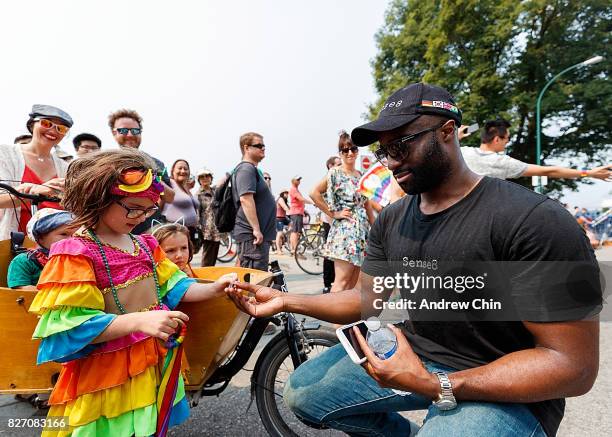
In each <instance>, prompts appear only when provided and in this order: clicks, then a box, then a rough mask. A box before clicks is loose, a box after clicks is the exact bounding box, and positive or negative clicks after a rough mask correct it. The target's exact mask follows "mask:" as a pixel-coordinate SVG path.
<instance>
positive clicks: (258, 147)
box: [249, 143, 266, 150]
mask: <svg viewBox="0 0 612 437" xmlns="http://www.w3.org/2000/svg"><path fill="white" fill-rule="evenodd" d="M249 147H255V148H256V149H259V150H264V149H265V148H266V145H265V144H261V143H257V144H249Z"/></svg>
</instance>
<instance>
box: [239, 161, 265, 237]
mask: <svg viewBox="0 0 612 437" xmlns="http://www.w3.org/2000/svg"><path fill="white" fill-rule="evenodd" d="M258 171H259V170H258V169H257V167H255V165H253V164H251V163H249V162H247V161H243V162H241V163H240V164H238V166H237V167H236V169H235V170H234V173H233V176H232V177H233V178H234V192H233V196H234V199H235V200H236V203H237V204H238V212H237V213H236V224H235V225H234V230H233V231H232V236H233V237H234V239H235V240H236V241H249V240H252V239H253V228H252V227H251V225H250V223H249V221H248V220H247V218H246V215H245V214H244V210H243V209H242V206H241V205H240V201H239V199H240V196H243V195H245V194H249V193H253V198H254V200H255V211H256V212H257V220H258V221H259V229H260V230H261V233H262V234H263V236H264V241H273V240H274V238H275V237H276V202H275V201H274V196H273V195H272V193H271V192H270V188H268V185H266V181H265V180H264V178H263V177H262V175H261V174H258Z"/></svg>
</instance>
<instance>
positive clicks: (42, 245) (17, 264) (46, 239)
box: [7, 208, 72, 290]
mask: <svg viewBox="0 0 612 437" xmlns="http://www.w3.org/2000/svg"><path fill="white" fill-rule="evenodd" d="M71 221H72V215H71V214H70V213H69V212H67V211H60V210H59V209H53V208H43V209H39V210H38V212H36V214H34V216H32V218H31V219H30V220H29V221H28V225H27V231H28V237H29V238H30V240H32V241H34V242H35V243H36V244H38V247H37V248H36V249H32V250H28V251H27V252H24V253H20V254H19V255H17V256H16V257H15V258H13V260H12V261H11V263H10V264H9V268H8V274H7V282H8V286H9V288H15V289H26V290H36V283H37V282H38V278H39V277H40V272H42V269H43V267H44V266H45V264H47V260H48V257H49V249H50V248H51V245H52V244H53V243H55V242H57V241H60V240H63V239H65V238H68V237H70V236H71V235H72V231H71V228H70V222H71Z"/></svg>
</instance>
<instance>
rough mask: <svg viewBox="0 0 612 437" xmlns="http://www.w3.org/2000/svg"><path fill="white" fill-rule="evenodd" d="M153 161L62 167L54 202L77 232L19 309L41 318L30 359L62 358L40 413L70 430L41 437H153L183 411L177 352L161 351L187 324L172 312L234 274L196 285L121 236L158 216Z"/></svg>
mask: <svg viewBox="0 0 612 437" xmlns="http://www.w3.org/2000/svg"><path fill="white" fill-rule="evenodd" d="M154 165H155V164H154V163H153V162H152V161H151V159H150V158H149V157H148V156H146V155H145V154H143V153H141V152H138V151H135V150H125V149H122V150H113V151H105V152H100V153H96V154H94V155H92V156H91V157H89V156H86V157H84V158H80V159H78V160H76V161H74V162H73V163H72V164H71V165H70V167H69V169H68V174H67V176H66V190H65V195H64V199H63V202H64V206H65V207H66V209H68V210H70V211H71V212H72V213H73V215H74V222H73V224H74V225H75V226H79V227H80V228H79V229H78V230H77V231H76V232H75V233H74V235H73V237H72V238H68V239H66V240H62V241H60V242H58V243H56V244H54V245H53V248H52V250H51V253H50V256H49V260H48V261H47V264H46V265H45V268H44V270H43V272H42V274H41V276H40V280H39V282H38V289H39V292H38V294H37V295H36V298H35V299H34V301H33V303H32V305H31V307H30V311H31V312H34V313H36V314H39V315H40V321H39V323H38V326H37V327H36V330H35V332H34V335H33V337H34V338H37V339H42V341H41V344H40V346H39V350H38V363H39V364H40V363H44V362H47V361H56V362H60V363H64V365H63V367H62V370H61V373H60V376H59V379H58V381H57V383H56V384H55V388H54V390H53V392H52V393H51V397H50V399H49V405H50V409H49V413H48V415H49V417H58V416H60V417H66V418H67V421H68V423H69V429H67V430H65V429H61V430H60V429H50V428H47V429H46V430H45V432H43V435H47V436H51V435H53V436H65V435H72V434H74V435H79V436H131V435H136V436H150V435H153V434H155V435H156V436H163V435H165V433H166V430H167V428H168V426H173V425H176V424H179V423H181V422H183V421H184V420H185V419H186V418H187V417H188V415H189V407H188V404H187V401H186V399H185V390H184V385H183V380H182V378H181V376H180V368H179V367H180V356H178V359H177V355H178V353H177V352H176V351H177V350H179V351H180V348H173V349H169V348H170V347H172V346H176V345H177V343H180V341H181V339H182V337H179V338H178V339H177V338H176V332H177V329H181V335H182V334H184V330H183V329H182V328H183V326H184V325H185V323H187V322H188V320H189V318H188V317H187V315H186V314H184V313H182V312H180V311H173V309H174V308H175V307H176V306H177V305H178V303H179V302H180V301H189V302H192V301H199V300H205V299H210V298H213V297H216V296H222V295H224V288H225V287H226V286H227V285H228V284H229V283H230V282H231V281H233V280H235V279H236V275H235V274H231V275H226V276H225V277H222V278H221V279H219V280H218V281H217V282H216V283H213V284H198V283H196V281H195V280H194V279H191V278H188V277H187V275H186V274H185V273H184V272H182V271H181V270H180V269H179V268H178V267H177V266H176V265H175V264H174V263H172V262H171V261H170V260H169V259H168V258H167V257H166V254H165V253H164V251H163V250H162V249H161V248H160V247H159V245H158V243H157V240H155V238H153V236H150V235H142V236H135V235H132V234H131V233H130V232H131V231H132V229H133V228H134V227H135V226H136V225H138V224H139V223H142V222H143V221H145V219H146V218H148V217H150V216H151V215H152V214H153V213H154V212H155V211H156V210H157V207H156V203H157V202H158V201H159V196H160V193H161V192H162V190H163V185H162V184H161V183H160V182H159V180H158V178H157V176H156V175H155V173H153V171H152V169H153V168H154ZM187 335H189V334H188V333H187ZM159 340H162V341H164V342H166V343H163V342H160V341H159ZM177 361H178V363H179V366H176V363H177Z"/></svg>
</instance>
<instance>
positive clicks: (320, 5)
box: [0, 0, 612, 206]
mask: <svg viewBox="0 0 612 437" xmlns="http://www.w3.org/2000/svg"><path fill="white" fill-rule="evenodd" d="M388 3H389V2H388V1H382V0H369V1H368V0H327V1H322V0H318V1H314V2H294V1H281V0H250V1H239V0H235V1H232V2H221V1H214V2H213V1H208V0H206V1H197V2H196V1H187V0H183V1H180V0H177V1H174V2H168V1H157V0H148V1H143V0H130V1H125V0H124V1H115V0H105V1H87V2H84V1H76V0H75V1H67V0H55V1H54V2H53V3H52V4H49V3H48V2H43V1H39V0H31V1H28V2H7V3H6V4H4V5H3V11H2V15H1V16H0V39H1V40H2V41H3V42H4V44H3V47H2V61H1V62H2V64H0V65H2V67H3V68H2V81H0V95H1V96H2V103H1V104H0V120H2V123H1V125H0V142H2V143H11V142H12V140H13V138H14V137H15V136H17V135H18V134H21V133H25V132H26V129H25V122H26V120H27V116H28V113H29V111H30V108H31V105H32V104H34V103H44V104H51V105H54V106H58V107H60V108H62V109H64V110H65V111H67V112H68V113H69V114H70V115H71V116H72V118H73V119H74V121H75V124H74V126H73V128H72V129H71V133H70V136H69V137H67V138H65V139H64V141H63V142H62V143H61V147H62V148H63V149H65V150H69V151H72V150H73V147H72V141H71V138H72V137H74V136H75V135H77V134H78V133H81V132H90V133H93V134H95V135H97V136H99V137H100V138H101V139H102V142H103V147H105V148H110V147H116V146H115V143H114V141H113V139H112V136H111V133H110V129H109V128H108V126H107V117H108V114H109V113H110V112H112V111H114V110H116V109H119V108H130V109H135V110H137V111H138V112H139V113H140V115H141V116H142V117H143V119H144V122H143V140H142V146H141V149H142V150H144V151H146V152H148V153H150V154H151V155H153V156H155V157H157V158H159V159H161V160H162V161H164V162H165V163H166V165H168V166H170V165H172V163H173V162H174V161H175V160H176V159H178V158H182V159H187V160H188V161H189V163H190V164H191V168H192V172H194V173H195V172H196V170H197V169H199V168H201V167H208V168H209V169H211V170H212V171H213V172H214V173H215V175H217V176H219V175H220V174H221V173H223V172H225V171H227V170H230V169H231V168H233V167H234V165H235V164H236V163H237V162H238V161H239V160H240V152H239V146H238V138H239V136H240V135H241V134H242V133H244V132H248V131H255V132H259V133H261V134H263V136H264V142H265V144H266V146H267V147H266V155H267V156H266V159H265V160H264V161H263V162H262V164H261V168H262V169H263V170H264V171H268V172H270V173H271V175H272V187H273V191H274V192H275V193H277V192H278V191H280V189H281V188H286V187H288V186H289V181H290V179H291V177H293V176H294V175H301V176H303V178H304V179H303V181H302V191H303V192H308V191H309V190H310V189H311V188H312V187H313V186H314V184H315V183H316V182H317V181H318V180H320V179H321V178H323V177H324V175H325V172H326V171H325V161H326V160H327V158H328V157H329V156H331V155H333V154H335V153H336V151H337V141H338V133H339V131H340V130H341V129H345V130H347V131H349V132H350V130H352V129H353V128H354V127H356V126H358V125H360V124H362V123H363V122H364V114H365V113H366V111H367V105H368V104H370V103H372V102H374V101H375V100H376V93H375V90H374V87H373V79H372V68H371V65H370V62H371V60H372V59H373V58H374V57H375V55H376V46H375V39H374V35H375V33H376V31H377V30H378V29H379V28H380V27H381V26H382V24H383V21H384V12H385V9H386V8H387V5H388ZM611 189H612V188H611ZM599 191H601V189H600V190H599ZM606 193H607V191H604V196H605V194H606ZM597 196H600V197H601V193H599V194H596V195H594V196H591V197H593V199H590V198H589V199H590V200H588V202H590V203H593V206H596V204H598V203H599V202H600V201H601V199H599V198H598V197H597ZM581 197H582V200H581V204H585V202H587V201H586V200H585V198H584V197H585V196H581ZM586 197H589V196H586ZM587 206H589V205H587Z"/></svg>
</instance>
